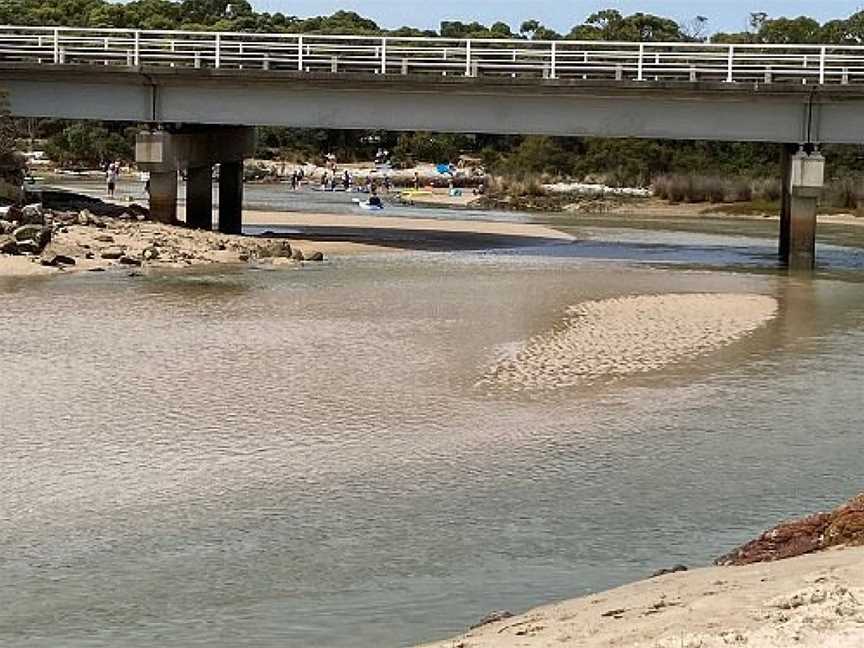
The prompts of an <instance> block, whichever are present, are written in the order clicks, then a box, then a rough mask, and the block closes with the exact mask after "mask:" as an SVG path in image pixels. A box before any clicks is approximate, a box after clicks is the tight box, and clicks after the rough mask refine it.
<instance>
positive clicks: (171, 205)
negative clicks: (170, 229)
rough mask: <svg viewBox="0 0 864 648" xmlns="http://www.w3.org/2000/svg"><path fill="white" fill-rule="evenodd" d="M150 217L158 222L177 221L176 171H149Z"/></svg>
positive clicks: (170, 223)
mask: <svg viewBox="0 0 864 648" xmlns="http://www.w3.org/2000/svg"><path fill="white" fill-rule="evenodd" d="M150 217H151V218H152V219H153V220H155V221H156V222H158V223H165V224H166V225H174V224H176V223H177V171H176V170H174V169H172V170H170V171H158V172H156V171H153V172H151V173H150Z"/></svg>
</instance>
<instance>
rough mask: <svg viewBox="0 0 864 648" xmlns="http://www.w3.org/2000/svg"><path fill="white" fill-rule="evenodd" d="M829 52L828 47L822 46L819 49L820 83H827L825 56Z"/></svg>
mask: <svg viewBox="0 0 864 648" xmlns="http://www.w3.org/2000/svg"><path fill="white" fill-rule="evenodd" d="M827 54H828V48H826V47H824V46H823V47H822V49H820V50H819V85H825V57H826V56H827Z"/></svg>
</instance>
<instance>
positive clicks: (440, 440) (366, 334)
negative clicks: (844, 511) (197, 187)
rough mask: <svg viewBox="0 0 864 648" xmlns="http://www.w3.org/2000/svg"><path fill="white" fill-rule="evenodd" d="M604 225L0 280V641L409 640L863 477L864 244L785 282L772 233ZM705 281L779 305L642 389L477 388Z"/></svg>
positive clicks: (712, 288)
mask: <svg viewBox="0 0 864 648" xmlns="http://www.w3.org/2000/svg"><path fill="white" fill-rule="evenodd" d="M618 225H619V224H616V223H611V222H607V221H603V220H602V219H600V220H595V221H593V222H590V223H583V224H581V225H572V227H573V231H574V232H576V233H578V239H579V241H578V242H577V243H576V244H573V245H551V246H542V247H533V248H531V247H521V248H518V249H499V250H494V251H483V250H481V251H473V252H472V251H462V252H454V253H407V254H392V255H388V254H385V255H377V256H368V257H362V256H361V257H356V258H345V259H338V258H337V259H335V260H333V261H332V262H330V263H329V264H326V265H324V266H321V267H316V268H309V269H307V270H304V271H302V272H298V271H289V270H269V269H257V270H247V271H243V272H237V271H230V272H215V273H214V272H210V273H196V274H180V275H178V274H155V275H148V276H144V277H137V278H131V277H128V276H126V275H125V274H118V273H105V274H102V275H80V276H73V277H67V278H63V279H60V280H47V281H46V280H28V281H23V280H0V338H2V339H3V341H4V343H3V344H2V345H0V387H2V388H0V445H2V449H3V450H2V453H0V645H3V646H10V647H19V646H20V647H25V646H40V647H41V646H45V647H48V646H51V647H53V646H61V645H62V646H70V647H82V648H83V647H91V646H106V647H107V646H136V647H142V648H143V647H148V648H149V647H151V646H152V647H156V646H165V645H178V646H226V647H227V646H274V647H275V646H322V647H323V646H328V647H330V646H332V647H343V646H344V647H348V646H352V647H355V646H361V647H362V646H369V647H372V646H400V645H410V644H413V643H417V642H422V641H429V640H433V639H436V638H443V637H446V636H450V635H452V634H455V633H458V632H459V631H461V630H463V629H464V628H466V627H467V626H468V625H470V624H471V623H473V622H476V621H477V620H478V619H479V618H480V617H482V616H484V614H486V613H487V612H488V611H490V610H493V609H513V610H522V609H525V608H528V607H530V606H533V605H536V604H540V603H543V602H547V601H549V600H553V599H557V598H567V597H573V596H578V595H582V594H585V593H588V592H592V591H598V590H601V589H605V588H608V587H611V586H614V585H617V584H621V583H624V582H627V581H630V580H634V579H638V578H641V577H644V576H646V575H648V574H650V573H651V572H653V571H654V570H656V569H658V568H661V567H668V566H670V565H672V564H677V563H685V564H689V565H698V564H705V563H707V562H709V561H710V560H711V559H712V558H714V557H716V556H717V555H720V554H722V553H723V552H724V551H726V550H728V549H729V548H730V547H732V546H734V545H736V544H738V543H740V542H742V541H744V540H746V539H749V538H750V537H752V536H753V535H754V534H755V533H757V532H759V531H760V530H762V529H763V528H766V527H767V526H769V525H770V524H772V523H774V522H775V521H777V520H778V519H780V518H783V517H785V516H789V515H797V514H800V513H803V512H809V511H813V510H817V509H821V508H827V507H829V506H832V505H834V504H835V503H837V502H839V501H842V500H845V499H846V498H847V497H848V496H850V495H852V494H854V493H855V492H857V491H859V490H860V487H861V479H860V468H861V460H860V457H861V453H862V450H864V440H862V437H861V422H862V420H861V415H860V401H861V397H862V386H861V380H860V375H861V366H862V362H864V351H862V349H864V290H862V284H861V282H860V277H861V276H862V275H861V257H862V255H861V252H860V250H858V248H855V247H849V243H851V242H855V240H857V239H856V233H855V232H852V231H850V232H845V231H838V232H836V233H835V234H834V236H836V237H837V238H836V239H835V244H830V245H825V246H823V248H822V249H821V250H820V259H822V264H823V265H822V268H821V270H820V272H819V273H818V274H817V275H816V276H815V277H814V278H794V277H791V278H790V277H788V276H786V275H784V274H783V273H781V272H778V271H777V269H776V266H775V264H774V262H773V259H772V257H771V250H772V246H773V241H772V240H771V236H772V231H771V228H770V226H768V225H765V224H762V223H756V224H755V225H750V224H745V225H744V226H740V225H739V226H736V227H737V229H735V230H732V229H731V228H728V227H727V226H726V225H717V226H710V225H705V226H703V227H701V229H700V228H694V227H688V228H684V229H687V230H688V231H682V229H677V230H676V229H675V228H674V227H672V226H643V227H620V226H618ZM742 227H743V229H742ZM694 292H699V293H702V292H722V293H725V294H729V293H732V294H758V295H766V296H771V297H774V298H775V299H776V300H777V302H778V305H779V306H778V314H777V317H776V318H775V319H774V320H772V321H771V322H770V323H769V324H767V325H766V326H764V327H762V328H760V329H759V330H757V331H756V332H754V333H753V334H751V335H747V336H746V337H744V338H743V339H740V340H737V341H735V342H733V343H731V344H729V345H727V346H725V347H723V348H722V349H721V350H719V351H716V352H713V353H709V354H707V355H703V356H700V357H698V358H693V359H691V360H689V361H682V362H678V363H674V364H671V365H669V366H665V367H663V368H661V369H658V370H657V371H654V372H648V373H646V374H644V375H639V376H632V377H627V378H625V379H619V380H615V381H603V380H599V381H594V382H589V383H586V384H580V385H578V386H574V387H571V388H567V389H562V390H556V391H553V392H549V393H547V392H544V393H534V392H531V391H530V390H528V391H526V392H519V393H515V392H514V393H502V392H497V391H496V392H490V391H489V390H485V389H483V388H482V386H478V381H479V380H480V378H481V377H482V376H483V374H484V372H485V371H487V370H488V368H489V367H490V366H492V364H493V363H494V362H495V360H496V358H498V357H499V356H500V354H501V353H502V352H504V351H506V349H508V348H510V347H512V345H514V344H519V343H520V342H522V341H524V340H526V339H528V338H530V337H531V336H533V335H537V334H539V333H542V332H544V331H548V330H551V329H554V327H555V326H556V325H557V324H558V323H560V321H561V318H562V317H563V314H564V313H565V312H566V309H567V308H568V307H569V306H571V305H573V304H578V303H582V302H586V301H590V300H598V299H606V298H611V297H617V296H624V295H656V294H666V293H694Z"/></svg>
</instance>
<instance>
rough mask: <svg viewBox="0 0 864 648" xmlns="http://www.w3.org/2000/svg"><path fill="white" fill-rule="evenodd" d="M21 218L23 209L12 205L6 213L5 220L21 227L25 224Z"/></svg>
mask: <svg viewBox="0 0 864 648" xmlns="http://www.w3.org/2000/svg"><path fill="white" fill-rule="evenodd" d="M21 217H22V214H21V208H20V207H18V206H17V205H10V206H9V209H8V210H7V211H6V215H5V216H4V219H5V220H7V221H10V222H12V223H18V224H19V225H21V224H22V222H23V221H22V220H21Z"/></svg>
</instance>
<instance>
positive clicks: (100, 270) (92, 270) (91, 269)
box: [87, 266, 105, 272]
mask: <svg viewBox="0 0 864 648" xmlns="http://www.w3.org/2000/svg"><path fill="white" fill-rule="evenodd" d="M87 272H105V268H100V267H98V266H97V267H96V268H90V269H89V270H88V271H87Z"/></svg>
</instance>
